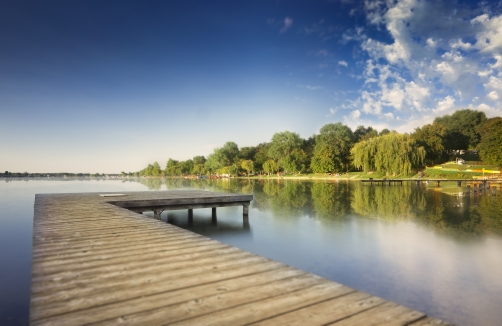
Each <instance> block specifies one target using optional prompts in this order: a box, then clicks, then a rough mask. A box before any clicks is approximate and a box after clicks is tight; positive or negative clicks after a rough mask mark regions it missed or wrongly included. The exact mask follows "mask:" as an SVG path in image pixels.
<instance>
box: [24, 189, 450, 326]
mask: <svg viewBox="0 0 502 326" xmlns="http://www.w3.org/2000/svg"><path fill="white" fill-rule="evenodd" d="M102 195H105V196H102ZM106 195H108V196H106ZM110 195H113V196H110ZM251 200H252V195H239V194H226V193H215V192H207V191H197V190H184V191H158V192H125V193H120V194H110V193H109V194H103V193H99V194H98V193H84V194H50V195H49V194H44V195H36V198H35V216H34V228H33V261H32V283H31V303H30V323H31V324H32V325H84V324H85V325H88V324H93V325H94V324H98V325H114V324H120V325H172V324H175V325H182V324H183V325H244V324H260V325H293V324H294V325H326V324H336V325H379V324H391V325H446V323H444V322H442V321H440V320H437V319H432V318H428V317H427V316H425V315H424V314H423V313H421V312H418V311H414V310H412V309H409V308H406V307H403V306H400V305H398V304H395V303H392V302H388V301H385V300H383V299H380V298H377V297H374V296H371V295H369V294H366V293H363V292H359V291H356V290H354V289H352V288H349V287H347V286H344V285H342V284H338V283H335V282H332V281H329V280H326V279H324V278H321V277H319V276H316V275H313V274H309V273H306V272H304V271H301V270H298V269H295V268H292V267H290V266H287V265H284V264H281V263H278V262H275V261H272V260H270V259H266V258H264V257H260V256H257V255H254V254H251V253H249V252H246V251H243V250H240V249H237V248H235V247H232V246H229V245H226V244H223V243H221V242H218V241H215V240H211V239H209V238H206V237H204V236H201V235H197V234H195V233H193V232H190V231H186V230H183V229H181V228H178V227H176V226H173V225H170V224H167V223H165V222H162V221H160V220H157V219H153V218H149V217H147V216H144V215H141V214H138V213H136V212H133V211H132V210H135V211H147V210H152V211H154V210H165V209H193V208H199V207H219V206H228V205H232V204H234V205H243V206H244V211H243V213H244V214H246V213H247V206H248V205H249V202H250V201H251ZM246 205H247V206H246ZM125 207H126V208H129V209H126V208H125ZM131 209H132V210H131ZM236 218H239V216H236ZM240 218H242V217H240Z"/></svg>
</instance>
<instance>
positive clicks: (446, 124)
mask: <svg viewBox="0 0 502 326" xmlns="http://www.w3.org/2000/svg"><path fill="white" fill-rule="evenodd" d="M501 120H502V118H500V117H497V118H492V119H488V120H487V118H486V116H485V114H484V113H483V112H482V111H477V110H470V109H462V110H458V111H456V112H454V113H453V114H451V115H444V116H440V117H436V119H435V120H434V122H433V123H432V124H427V125H424V126H421V127H419V128H416V129H415V130H414V132H412V133H410V134H400V133H397V132H396V131H389V129H383V130H381V131H380V132H378V131H377V130H376V129H374V128H373V127H371V126H368V127H365V126H358V127H357V128H355V129H354V131H352V130H351V129H350V128H349V127H348V126H346V125H343V124H342V123H340V122H338V123H328V124H326V125H324V126H323V127H322V128H321V129H320V130H319V133H318V134H314V135H312V136H310V137H309V138H307V139H304V138H302V137H300V135H299V134H298V133H295V132H291V131H282V132H277V133H275V134H274V135H273V136H272V138H271V140H270V142H263V143H260V144H258V145H256V146H245V147H241V148H239V146H238V145H237V144H236V143H234V142H231V141H229V142H226V143H225V144H224V145H223V146H222V147H220V148H215V149H214V150H213V152H212V153H211V154H209V155H208V156H207V158H206V157H204V156H195V157H193V158H192V159H188V160H185V161H177V160H174V159H171V158H169V160H168V162H167V164H166V167H165V169H164V170H162V169H160V166H159V164H158V163H154V164H149V165H148V166H147V167H146V168H145V169H143V170H141V171H139V172H135V173H128V174H127V175H140V176H157V177H158V176H172V177H177V176H187V175H194V176H195V175H196V176H201V175H211V174H217V175H234V176H236V175H245V174H247V175H248V176H249V175H250V174H251V173H252V172H258V173H260V174H262V173H267V174H269V175H270V174H272V173H275V172H279V171H282V172H284V173H285V174H291V173H292V174H298V173H303V172H309V173H310V172H314V173H337V172H345V171H349V170H351V169H354V168H356V169H363V170H364V171H366V172H370V171H377V172H383V173H387V174H405V175H409V174H410V173H411V172H412V171H414V170H416V169H418V168H422V167H424V166H425V163H426V162H427V163H428V164H429V163H431V164H437V163H438V162H442V161H443V160H447V159H451V157H449V156H451V155H452V154H455V155H458V154H459V152H458V150H466V149H471V150H474V149H478V150H479V154H480V157H481V159H482V160H483V161H485V162H486V163H488V164H501V165H502V153H501V151H502V144H501V142H502V140H500V137H502V136H501V135H502V132H501V131H500V128H501V124H502V122H500V121H501ZM454 150H455V153H453V151H454ZM468 155H470V157H473V156H474V155H476V154H475V153H474V154H473V153H469V154H468ZM474 157H475V156H474ZM476 159H477V158H474V159H471V160H476ZM122 175H123V176H124V173H122Z"/></svg>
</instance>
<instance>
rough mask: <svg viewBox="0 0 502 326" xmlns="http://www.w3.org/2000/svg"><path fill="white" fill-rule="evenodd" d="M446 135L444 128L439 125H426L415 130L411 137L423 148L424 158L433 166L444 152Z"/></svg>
mask: <svg viewBox="0 0 502 326" xmlns="http://www.w3.org/2000/svg"><path fill="white" fill-rule="evenodd" d="M446 133H447V129H446V127H445V126H443V125H441V124H428V125H425V126H423V127H422V128H416V129H415V132H414V133H413V134H412V137H413V138H414V139H415V140H416V141H417V143H418V144H419V145H421V146H423V147H424V149H425V152H426V155H425V158H426V159H427V160H429V161H431V162H432V164H435V162H436V160H437V159H438V158H439V157H440V156H441V155H442V153H443V151H444V146H443V142H444V137H445V135H446Z"/></svg>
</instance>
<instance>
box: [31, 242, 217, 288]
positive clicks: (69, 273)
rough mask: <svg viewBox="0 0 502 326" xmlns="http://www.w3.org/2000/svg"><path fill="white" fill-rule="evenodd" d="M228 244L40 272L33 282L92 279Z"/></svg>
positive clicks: (187, 248)
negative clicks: (104, 274)
mask: <svg viewBox="0 0 502 326" xmlns="http://www.w3.org/2000/svg"><path fill="white" fill-rule="evenodd" d="M226 246H227V245H224V244H219V245H217V244H215V245H214V246H205V245H199V246H193V247H192V246H189V247H186V248H183V249H180V250H174V251H168V252H163V253H162V255H158V256H154V257H142V258H145V259H134V260H132V259H124V260H122V261H115V262H114V264H112V265H110V264H105V265H98V266H92V267H89V268H85V269H83V268H80V269H74V270H71V269H68V270H63V271H60V272H57V273H52V274H40V275H38V276H32V284H35V283H36V282H50V281H54V282H65V280H70V279H75V278H78V279H81V280H83V279H90V280H94V279H96V278H97V277H99V276H100V275H102V274H103V273H104V272H105V273H106V275H113V273H119V272H122V271H124V270H128V269H132V268H142V267H144V266H150V265H152V260H153V259H155V262H158V263H159V264H164V263H166V262H169V261H171V260H172V259H173V258H174V259H175V257H177V256H184V255H187V254H191V253H195V254H196V253H199V252H204V251H208V250H215V249H218V248H225V247H226Z"/></svg>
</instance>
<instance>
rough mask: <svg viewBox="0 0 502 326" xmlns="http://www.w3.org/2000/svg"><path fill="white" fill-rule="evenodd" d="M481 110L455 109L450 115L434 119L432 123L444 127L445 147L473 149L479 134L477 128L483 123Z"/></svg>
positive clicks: (449, 148)
mask: <svg viewBox="0 0 502 326" xmlns="http://www.w3.org/2000/svg"><path fill="white" fill-rule="evenodd" d="M485 121H486V115H485V113H484V112H483V111H476V110H470V109H463V110H457V111H455V112H454V113H453V114H452V115H444V116H441V117H437V118H436V119H434V124H440V125H443V126H444V127H446V129H447V133H446V135H445V149H448V150H459V149H464V150H465V149H475V148H476V146H477V145H478V143H479V141H480V139H481V136H480V134H479V128H480V127H481V126H482V125H483V124H484V123H485Z"/></svg>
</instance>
